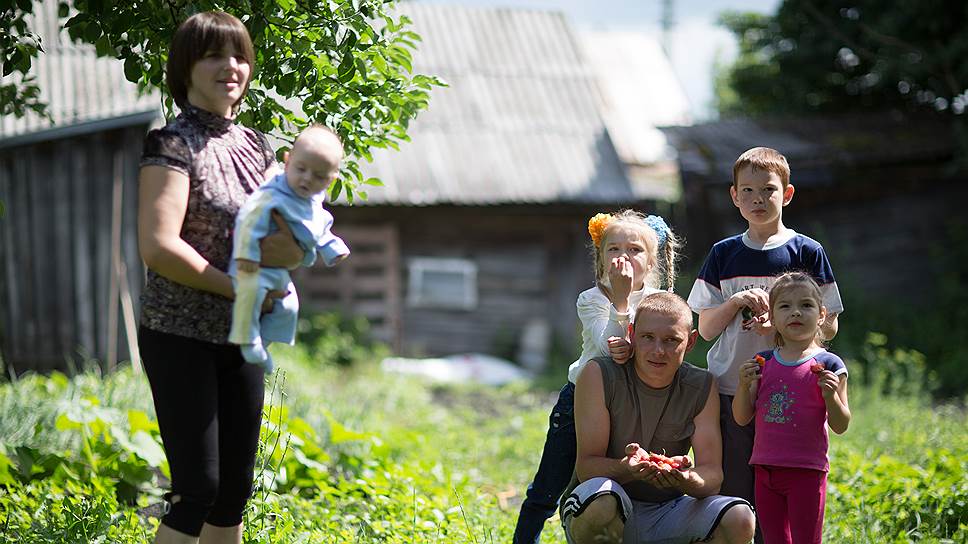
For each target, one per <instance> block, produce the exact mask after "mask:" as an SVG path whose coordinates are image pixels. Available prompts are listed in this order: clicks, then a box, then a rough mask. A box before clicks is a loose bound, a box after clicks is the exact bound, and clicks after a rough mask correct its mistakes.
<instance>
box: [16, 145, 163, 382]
mask: <svg viewBox="0 0 968 544" xmlns="http://www.w3.org/2000/svg"><path fill="white" fill-rule="evenodd" d="M146 128H147V127H145V126H133V127H129V128H123V129H117V130H112V131H107V132H95V133H91V134H87V135H83V136H77V137H73V138H65V139H59V140H52V141H45V142H38V143H34V144H30V145H24V146H19V147H6V148H4V149H2V150H0V200H2V201H3V202H4V204H5V206H6V214H5V216H4V217H3V218H2V219H0V331H2V332H0V334H2V337H0V347H2V349H3V357H4V360H5V362H6V363H7V365H8V366H12V367H13V368H14V369H15V370H16V371H17V372H22V371H24V370H28V369H30V370H36V371H49V370H53V369H65V368H68V367H69V366H70V364H71V363H70V362H69V361H71V362H73V363H77V362H79V361H82V360H84V359H88V358H96V359H97V360H99V361H104V359H105V358H106V356H107V354H108V353H109V351H110V350H109V349H108V345H107V343H108V337H109V331H108V314H109V308H110V305H111V303H112V301H111V300H110V283H111V276H110V275H111V270H112V267H111V220H112V219H111V218H112V184H113V180H114V176H115V175H116V174H118V175H121V176H122V179H123V203H122V210H123V212H122V220H123V224H122V230H121V232H122V236H121V252H122V257H123V259H124V262H125V264H126V266H127V276H128V277H127V280H128V285H129V286H130V287H131V289H132V293H131V295H132V298H133V300H134V302H135V304H137V301H138V297H139V294H140V289H141V285H142V283H143V281H142V274H143V271H142V264H141V259H140V257H139V255H138V248H137V238H136V234H137V223H136V219H137V218H136V212H137V169H138V158H139V156H140V154H141V143H142V139H143V136H144V134H145V131H146ZM116 156H118V157H119V158H120V160H119V162H117V163H116V160H115V159H116ZM116 164H117V165H118V166H119V167H120V169H119V170H118V171H117V172H116ZM114 304H118V302H117V300H115V301H114ZM117 327H118V330H117V333H116V335H115V336H116V338H117V342H118V345H117V349H118V352H117V353H118V358H119V359H121V360H124V359H127V358H128V350H127V345H126V343H125V341H124V338H125V334H124V332H125V331H124V325H123V320H122V319H120V314H119V319H118V326H117Z"/></svg>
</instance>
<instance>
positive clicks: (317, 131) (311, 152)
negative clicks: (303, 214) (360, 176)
mask: <svg viewBox="0 0 968 544" xmlns="http://www.w3.org/2000/svg"><path fill="white" fill-rule="evenodd" d="M342 160H343V143H342V142H341V141H340V139H339V136H337V135H336V133H335V132H333V131H332V130H330V129H329V128H327V127H325V126H322V125H313V126H311V127H309V128H307V129H306V130H304V131H302V133H301V134H300V135H299V136H298V137H297V138H296V141H295V142H293V144H292V150H291V151H290V152H289V153H288V155H287V156H286V180H287V181H288V182H289V187H290V188H292V190H293V191H295V192H296V194H298V195H299V196H302V197H303V198H309V197H311V196H313V195H315V194H318V193H321V192H323V191H325V190H326V189H327V188H328V187H329V185H330V184H331V183H333V180H335V179H336V175H337V174H338V173H339V167H340V162H341V161H342Z"/></svg>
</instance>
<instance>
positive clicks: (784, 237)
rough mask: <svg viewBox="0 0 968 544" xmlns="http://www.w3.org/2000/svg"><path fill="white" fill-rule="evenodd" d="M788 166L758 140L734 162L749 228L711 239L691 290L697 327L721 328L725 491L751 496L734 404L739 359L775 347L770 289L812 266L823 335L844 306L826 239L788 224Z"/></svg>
mask: <svg viewBox="0 0 968 544" xmlns="http://www.w3.org/2000/svg"><path fill="white" fill-rule="evenodd" d="M793 191H794V189H793V185H791V184H790V166H789V164H788V163H787V160H786V157H784V156H783V155H781V154H780V153H779V152H777V151H776V150H774V149H770V148H767V147H754V148H753V149H750V150H748V151H746V152H745V153H743V154H742V155H740V156H739V158H738V159H736V164H735V165H734V166H733V185H732V187H730V189H729V193H730V196H731V197H732V199H733V204H734V205H735V206H736V207H737V208H739V212H740V214H741V215H742V216H743V219H746V221H747V222H748V223H749V229H748V230H747V231H746V232H744V233H742V234H737V235H735V236H732V237H729V238H726V239H725V240H721V241H719V242H717V243H716V244H714V245H713V247H712V249H711V250H710V251H709V255H707V256H706V260H705V262H704V263H703V265H702V269H701V270H700V271H699V277H698V278H696V283H695V284H694V285H693V287H692V291H691V292H690V293H689V306H690V307H691V308H692V310H693V311H694V312H696V313H698V314H699V334H700V335H701V336H702V337H703V338H704V339H706V340H712V339H713V338H716V336H719V338H718V339H717V340H716V343H715V344H713V347H712V348H711V349H710V350H709V354H708V355H707V357H706V359H707V361H708V365H709V370H710V371H711V372H712V373H713V375H715V376H716V379H717V381H718V382H719V393H720V425H721V427H722V432H723V484H722V486H721V488H720V491H719V492H720V494H722V495H732V496H736V497H742V498H744V499H746V500H748V501H750V503H753V502H754V497H753V471H752V469H751V468H750V466H749V459H750V454H751V453H752V451H753V434H754V430H753V426H752V425H750V426H740V425H737V424H736V421H735V420H734V419H733V415H732V411H731V408H730V407H731V406H732V405H733V396H734V395H735V394H736V387H737V385H738V382H739V373H738V372H739V366H740V365H741V364H742V363H743V362H745V361H748V360H750V359H751V358H752V357H753V355H754V354H756V353H757V352H760V351H764V350H767V349H771V348H773V344H772V338H773V327H772V325H771V324H770V322H769V313H768V312H769V295H768V291H769V289H770V287H771V286H772V285H773V282H774V280H775V277H776V276H777V275H778V274H781V273H783V272H788V271H793V270H801V271H804V272H807V273H808V274H810V275H811V276H813V278H814V279H815V280H816V281H817V283H818V284H819V285H820V288H821V291H822V293H823V298H824V301H823V302H824V306H826V308H827V316H828V319H827V320H826V322H825V323H824V324H823V326H822V333H823V336H824V338H825V339H827V340H829V339H831V338H833V337H834V335H836V334H837V327H838V324H837V316H838V314H840V313H841V312H843V310H844V306H843V303H842V302H841V300H840V292H839V291H838V289H837V283H836V281H834V274H833V271H832V270H831V268H830V262H829V261H828V260H827V255H826V253H824V250H823V247H822V246H821V245H820V244H819V243H818V242H817V241H815V240H812V239H811V238H808V237H806V236H804V235H802V234H798V233H796V232H794V231H793V230H792V229H788V228H786V227H785V226H783V221H782V216H783V207H784V206H786V205H787V204H789V203H790V200H792V199H793Z"/></svg>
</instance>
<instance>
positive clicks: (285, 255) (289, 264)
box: [259, 210, 306, 270]
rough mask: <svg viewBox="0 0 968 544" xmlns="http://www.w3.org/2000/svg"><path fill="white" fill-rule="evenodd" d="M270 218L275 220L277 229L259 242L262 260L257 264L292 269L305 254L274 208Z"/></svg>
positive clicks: (287, 225)
mask: <svg viewBox="0 0 968 544" xmlns="http://www.w3.org/2000/svg"><path fill="white" fill-rule="evenodd" d="M272 220H273V221H275V222H276V225H277V226H278V227H279V231H278V232H275V233H273V234H270V235H268V236H266V237H265V238H263V239H262V240H261V241H260V242H259V249H260V250H261V251H262V261H261V262H260V263H259V264H261V265H262V266H265V267H268V268H287V269H289V270H292V269H293V268H296V267H298V266H299V265H300V263H302V260H303V257H305V255H306V254H305V252H303V250H302V248H301V247H299V244H297V243H296V239H295V238H294V237H293V235H292V229H290V228H289V224H288V223H286V220H285V219H283V218H282V216H281V215H279V213H278V212H276V211H275V210H273V211H272Z"/></svg>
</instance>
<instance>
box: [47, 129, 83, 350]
mask: <svg viewBox="0 0 968 544" xmlns="http://www.w3.org/2000/svg"><path fill="white" fill-rule="evenodd" d="M53 148H54V149H53V155H52V156H54V157H58V158H60V159H64V160H56V161H51V170H52V172H51V181H52V182H53V184H54V190H53V192H52V193H50V196H49V202H50V206H51V207H52V208H53V210H52V213H51V214H50V217H51V218H52V221H51V223H53V226H54V240H53V244H52V247H51V253H50V260H49V264H50V266H53V267H54V276H55V277H56V281H55V285H54V286H51V287H52V288H53V289H55V290H56V295H55V297H54V300H55V301H56V305H57V309H56V313H54V314H53V315H52V316H51V320H52V321H53V322H54V325H55V327H56V334H57V345H58V351H59V352H61V353H69V352H70V351H72V350H73V349H74V347H75V346H76V345H77V338H76V335H75V331H74V319H73V318H74V274H73V271H72V270H71V253H72V251H71V232H72V231H73V230H74V228H75V226H74V224H73V218H72V217H71V198H72V191H71V179H70V164H69V163H68V161H67V160H66V159H67V158H68V157H70V149H71V142H70V141H69V140H68V141H63V140H62V141H58V142H56V143H54V144H53Z"/></svg>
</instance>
